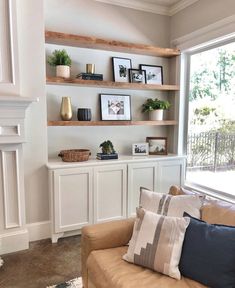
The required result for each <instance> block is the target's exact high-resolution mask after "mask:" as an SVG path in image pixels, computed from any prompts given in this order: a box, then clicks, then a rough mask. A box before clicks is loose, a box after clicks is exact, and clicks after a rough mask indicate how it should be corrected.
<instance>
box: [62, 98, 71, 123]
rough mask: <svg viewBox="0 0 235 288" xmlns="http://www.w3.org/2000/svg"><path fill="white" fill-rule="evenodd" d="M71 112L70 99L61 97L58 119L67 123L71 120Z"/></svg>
mask: <svg viewBox="0 0 235 288" xmlns="http://www.w3.org/2000/svg"><path fill="white" fill-rule="evenodd" d="M72 116H73V111H72V105H71V99H70V97H62V102H61V107H60V117H61V119H62V120H64V121H69V120H71V119H72Z"/></svg>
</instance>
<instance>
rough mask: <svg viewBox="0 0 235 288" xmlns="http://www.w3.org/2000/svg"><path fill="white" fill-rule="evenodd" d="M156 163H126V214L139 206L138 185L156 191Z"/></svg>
mask: <svg viewBox="0 0 235 288" xmlns="http://www.w3.org/2000/svg"><path fill="white" fill-rule="evenodd" d="M156 179H157V163H156V162H149V163H136V164H128V216H132V215H135V212H136V207H138V206H139V197H140V187H146V188H148V189H150V190H152V191H156Z"/></svg>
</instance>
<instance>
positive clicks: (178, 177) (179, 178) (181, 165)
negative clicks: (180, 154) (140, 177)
mask: <svg viewBox="0 0 235 288" xmlns="http://www.w3.org/2000/svg"><path fill="white" fill-rule="evenodd" d="M184 173H185V160H184V159H180V160H178V159H177V160H169V161H159V163H158V182H157V190H158V191H159V192H161V193H168V192H169V188H170V186H171V185H178V186H182V185H183V184H184Z"/></svg>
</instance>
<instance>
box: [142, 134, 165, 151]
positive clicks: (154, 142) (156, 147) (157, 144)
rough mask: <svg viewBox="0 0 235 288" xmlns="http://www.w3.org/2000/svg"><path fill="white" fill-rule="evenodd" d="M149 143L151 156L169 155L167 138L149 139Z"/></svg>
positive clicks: (147, 139) (147, 140)
mask: <svg viewBox="0 0 235 288" xmlns="http://www.w3.org/2000/svg"><path fill="white" fill-rule="evenodd" d="M146 142H148V143H149V154H150V155H167V138H166V137H147V138H146Z"/></svg>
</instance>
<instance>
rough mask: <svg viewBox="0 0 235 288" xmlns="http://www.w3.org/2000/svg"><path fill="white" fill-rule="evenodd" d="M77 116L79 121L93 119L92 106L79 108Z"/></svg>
mask: <svg viewBox="0 0 235 288" xmlns="http://www.w3.org/2000/svg"><path fill="white" fill-rule="evenodd" d="M77 117H78V120H79V121H91V109H90V108H78V114H77Z"/></svg>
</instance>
